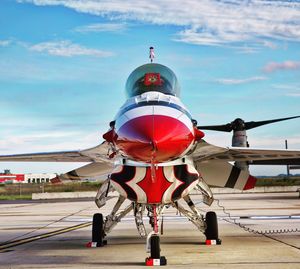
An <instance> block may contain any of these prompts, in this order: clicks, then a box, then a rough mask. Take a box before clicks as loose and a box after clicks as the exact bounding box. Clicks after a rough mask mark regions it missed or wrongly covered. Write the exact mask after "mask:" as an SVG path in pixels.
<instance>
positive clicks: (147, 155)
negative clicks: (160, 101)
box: [116, 115, 194, 162]
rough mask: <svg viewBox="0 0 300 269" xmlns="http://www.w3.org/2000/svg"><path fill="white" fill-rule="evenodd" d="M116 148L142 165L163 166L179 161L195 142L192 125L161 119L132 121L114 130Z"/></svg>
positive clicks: (151, 118)
mask: <svg viewBox="0 0 300 269" xmlns="http://www.w3.org/2000/svg"><path fill="white" fill-rule="evenodd" d="M117 135H118V139H117V141H116V144H117V146H118V147H119V148H120V149H121V150H123V152H124V153H126V154H127V155H128V156H130V157H131V158H133V159H136V160H138V161H143V162H151V160H153V161H154V162H164V161H169V160H171V159H175V158H177V157H179V156H180V155H181V154H182V153H184V152H185V151H186V150H187V148H188V147H189V146H190V145H191V143H192V142H193V140H194V133H193V131H192V123H191V125H190V126H187V124H186V123H183V122H182V121H180V120H178V119H175V118H172V117H168V116H163V115H147V116H141V117H138V118H134V119H131V120H129V121H127V122H126V123H125V124H123V125H122V126H121V127H120V128H119V129H118V130H117Z"/></svg>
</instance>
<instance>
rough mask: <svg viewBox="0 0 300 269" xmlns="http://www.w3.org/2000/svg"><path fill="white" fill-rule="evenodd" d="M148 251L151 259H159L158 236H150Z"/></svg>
mask: <svg viewBox="0 0 300 269" xmlns="http://www.w3.org/2000/svg"><path fill="white" fill-rule="evenodd" d="M150 251H151V258H152V259H159V258H160V239H159V236H158V235H152V236H151V238H150Z"/></svg>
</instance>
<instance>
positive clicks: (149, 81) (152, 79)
mask: <svg viewBox="0 0 300 269" xmlns="http://www.w3.org/2000/svg"><path fill="white" fill-rule="evenodd" d="M144 85H145V86H150V85H161V78H160V74H159V73H147V74H145V79H144Z"/></svg>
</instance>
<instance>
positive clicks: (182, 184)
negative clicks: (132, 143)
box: [110, 164, 199, 204]
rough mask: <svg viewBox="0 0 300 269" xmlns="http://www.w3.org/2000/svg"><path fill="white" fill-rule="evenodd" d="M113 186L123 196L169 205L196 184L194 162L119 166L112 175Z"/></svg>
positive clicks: (137, 200) (144, 201)
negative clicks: (170, 164) (159, 165)
mask: <svg viewBox="0 0 300 269" xmlns="http://www.w3.org/2000/svg"><path fill="white" fill-rule="evenodd" d="M110 178H111V183H112V184H113V187H114V188H115V189H116V190H117V191H118V192H119V193H120V194H121V195H123V196H125V197H126V198H128V199H130V200H132V201H135V202H138V203H145V204H161V203H162V204H168V203H171V202H174V201H176V200H178V199H180V198H182V197H184V196H186V195H187V194H188V193H189V192H190V191H191V190H192V189H193V188H194V187H195V186H196V184H197V183H198V179H199V174H198V172H197V170H196V169H195V168H194V166H193V165H190V164H184V165H175V166H164V167H135V166H127V165H120V166H118V167H116V168H115V169H114V170H113V172H112V174H111V176H110Z"/></svg>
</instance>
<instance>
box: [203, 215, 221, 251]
mask: <svg viewBox="0 0 300 269" xmlns="http://www.w3.org/2000/svg"><path fill="white" fill-rule="evenodd" d="M205 223H206V229H205V232H204V234H205V236H206V245H221V242H222V241H221V240H220V239H219V232H218V219H217V215H216V213H215V212H213V211H209V212H207V213H206V215H205Z"/></svg>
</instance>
